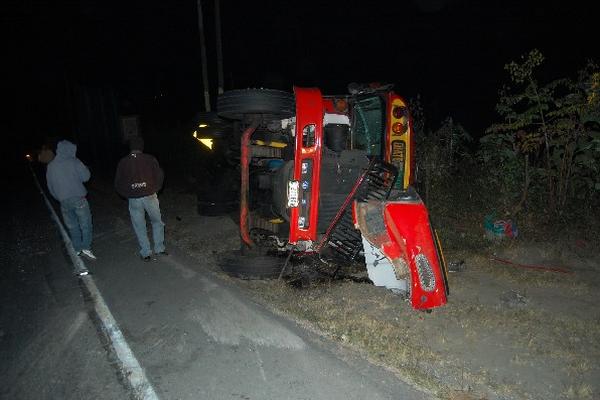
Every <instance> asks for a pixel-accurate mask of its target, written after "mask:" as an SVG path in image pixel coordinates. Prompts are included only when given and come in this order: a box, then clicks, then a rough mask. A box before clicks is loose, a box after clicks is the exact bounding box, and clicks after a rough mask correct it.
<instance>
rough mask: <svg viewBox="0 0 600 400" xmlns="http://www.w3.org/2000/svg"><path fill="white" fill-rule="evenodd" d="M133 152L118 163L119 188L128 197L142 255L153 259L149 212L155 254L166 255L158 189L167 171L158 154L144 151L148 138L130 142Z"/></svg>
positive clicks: (117, 178) (133, 139) (117, 182)
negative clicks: (154, 154)
mask: <svg viewBox="0 0 600 400" xmlns="http://www.w3.org/2000/svg"><path fill="white" fill-rule="evenodd" d="M129 149H130V153H129V155H127V156H125V157H123V158H122V159H121V161H119V165H118V166H117V174H116V176H115V188H116V190H117V192H118V193H119V194H120V195H121V196H123V197H125V198H127V199H128V201H129V215H130V216H131V224H132V225H133V230H134V231H135V235H136V236H137V240H138V243H139V245H140V256H141V257H142V260H144V261H150V259H151V258H150V256H151V255H152V249H151V247H150V241H149V240H148V232H147V228H146V213H148V216H149V217H150V222H151V223H152V239H153V241H154V253H155V254H157V255H166V254H167V252H166V251H165V244H164V241H165V224H164V223H163V221H162V219H161V216H160V205H159V203H158V196H157V195H156V192H158V191H159V190H160V189H161V188H162V185H163V179H164V174H163V171H162V170H161V169H160V166H159V165H158V161H157V160H156V158H154V156H151V155H150V154H145V153H143V151H144V140H143V139H142V138H141V137H137V136H136V137H134V138H132V139H131V140H130V141H129Z"/></svg>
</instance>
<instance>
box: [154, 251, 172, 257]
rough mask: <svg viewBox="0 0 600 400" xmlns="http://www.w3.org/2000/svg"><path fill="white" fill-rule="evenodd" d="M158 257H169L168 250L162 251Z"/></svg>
mask: <svg viewBox="0 0 600 400" xmlns="http://www.w3.org/2000/svg"><path fill="white" fill-rule="evenodd" d="M156 255H157V256H168V255H169V252H168V251H166V250H163V251H161V252H160V253H156Z"/></svg>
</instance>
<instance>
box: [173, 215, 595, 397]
mask: <svg viewBox="0 0 600 400" xmlns="http://www.w3.org/2000/svg"><path fill="white" fill-rule="evenodd" d="M203 224H206V219H203V218H201V217H198V216H196V215H193V213H191V214H189V215H186V216H185V220H183V221H175V220H172V221H170V222H168V226H169V225H170V226H171V231H170V232H171V236H170V238H171V240H175V241H176V242H177V244H178V245H179V246H181V247H182V248H184V249H186V250H187V251H188V253H189V254H190V255H192V256H195V257H197V258H198V260H202V261H203V264H205V265H206V264H209V266H210V267H211V268H213V269H215V270H216V261H217V259H218V257H219V255H220V253H221V252H223V251H228V250H232V249H235V248H237V246H238V241H237V232H236V231H235V226H233V227H232V226H230V225H228V224H223V227H224V228H223V231H222V232H220V233H219V232H215V233H213V234H211V236H210V237H207V236H203V235H202V234H199V232H201V231H202V229H203ZM217 225H218V224H217ZM215 238H216V239H215ZM510 246H514V248H511V247H510ZM484 250H485V251H476V250H473V249H470V250H469V249H467V250H465V249H458V250H457V249H456V248H455V249H452V250H450V251H447V256H448V258H450V259H462V260H466V265H467V270H466V271H465V272H461V273H456V274H451V276H450V285H451V296H450V303H449V304H448V305H447V306H445V307H443V308H441V309H438V310H435V311H434V312H433V313H432V314H425V313H421V312H416V311H414V310H412V309H411V308H410V305H409V304H408V303H406V302H404V301H402V300H401V299H400V298H398V297H397V296H395V295H393V294H392V293H390V292H389V291H387V290H384V289H381V288H376V287H374V286H372V285H370V284H364V283H362V284H361V283H356V282H350V281H336V282H329V283H322V284H318V285H312V286H309V287H308V288H304V289H296V288H291V287H289V286H286V285H285V284H284V283H282V282H278V281H270V282H264V281H237V280H234V279H229V278H226V277H225V278H224V279H229V280H231V281H232V282H235V283H237V284H239V285H241V286H242V287H244V288H245V289H246V290H247V291H248V292H249V293H251V294H252V295H253V296H254V297H255V298H256V299H257V300H258V301H260V302H262V303H263V304H265V305H267V306H268V307H270V308H271V309H273V310H275V311H277V312H278V313H280V314H284V315H287V316H289V317H290V318H293V319H295V320H297V321H299V322H301V323H302V324H304V325H306V326H309V327H310V328H311V329H313V330H314V331H316V332H319V333H321V334H323V335H325V336H327V337H329V338H331V339H333V340H336V341H338V342H339V343H341V344H343V345H345V346H348V347H350V348H353V349H355V350H358V351H360V352H361V353H362V354H364V355H365V356H366V357H368V358H369V359H370V360H371V361H373V362H374V363H377V364H380V365H385V366H387V367H388V368H391V369H393V370H396V371H397V372H398V374H399V375H400V376H402V377H403V379H405V380H408V381H411V382H413V383H414V384H416V385H419V386H421V387H424V388H426V389H428V390H429V391H432V392H434V393H436V394H437V395H438V396H439V397H440V398H444V399H449V400H459V399H469V400H471V399H487V398H505V399H542V398H543V399H546V398H564V399H584V400H588V399H594V398H598V395H599V393H600V379H599V377H600V365H599V362H598V360H600V314H599V312H598V311H597V307H595V305H594V301H593V299H590V297H591V296H592V295H593V294H594V292H595V287H597V283H598V279H599V277H598V271H587V272H586V271H583V272H582V271H578V272H577V273H576V274H573V275H569V276H565V275H564V274H556V273H550V272H539V271H531V270H524V269H519V268H515V267H513V266H510V265H501V264H500V265H498V264H497V263H493V262H491V261H490V260H489V254H491V253H490V252H489V251H492V250H494V249H490V248H487V247H486V248H484ZM496 250H497V251H500V252H504V254H506V255H509V256H516V257H520V256H521V257H522V256H523V255H524V254H525V255H527V254H529V253H531V252H529V253H528V251H529V250H530V249H528V248H527V247H524V246H523V244H522V243H520V244H517V245H515V244H512V245H509V246H506V245H504V244H503V245H501V246H499V247H498V248H497V249H496ZM536 254H537V253H536ZM537 256H538V257H550V258H551V260H550V261H554V260H553V259H554V258H557V255H556V254H554V253H551V252H549V253H547V254H537ZM526 261H527V262H531V261H529V260H526ZM533 261H535V260H533ZM596 265H597V264H596ZM506 292H515V293H520V294H522V295H523V297H524V298H526V299H527V302H524V303H523V304H521V303H516V304H512V303H510V302H507V301H505V299H503V294H505V293H506ZM586 316H587V317H586Z"/></svg>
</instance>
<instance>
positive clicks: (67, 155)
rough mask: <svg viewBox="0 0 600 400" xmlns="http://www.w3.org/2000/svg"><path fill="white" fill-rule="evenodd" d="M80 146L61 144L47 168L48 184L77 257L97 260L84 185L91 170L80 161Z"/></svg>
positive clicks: (90, 215)
mask: <svg viewBox="0 0 600 400" xmlns="http://www.w3.org/2000/svg"><path fill="white" fill-rule="evenodd" d="M76 154H77V146H76V145H75V144H73V143H71V142H69V141H68V140H62V141H60V142H58V144H57V146H56V156H55V157H54V159H53V160H52V161H50V163H49V164H48V168H47V170H46V183H47V185H48V190H49V191H50V194H51V195H52V197H54V198H55V199H56V200H58V201H59V202H60V210H61V212H62V216H63V221H64V222H65V225H66V226H67V229H68V231H69V236H70V237H71V242H72V243H73V248H74V249H75V252H76V253H77V255H84V256H86V257H88V258H90V259H92V260H95V259H96V256H95V255H94V253H92V247H91V246H92V213H91V211H90V205H89V203H88V201H87V199H86V195H87V190H86V188H85V186H84V185H83V183H84V182H87V181H88V180H89V179H90V170H89V169H88V167H86V166H85V164H84V163H82V162H81V161H80V160H79V159H78V158H77V157H76Z"/></svg>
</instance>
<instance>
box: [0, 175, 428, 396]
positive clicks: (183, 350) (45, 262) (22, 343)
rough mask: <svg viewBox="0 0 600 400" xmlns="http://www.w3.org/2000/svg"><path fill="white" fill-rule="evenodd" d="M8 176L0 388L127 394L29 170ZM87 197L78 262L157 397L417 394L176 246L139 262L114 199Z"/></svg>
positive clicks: (0, 285) (5, 392)
mask: <svg viewBox="0 0 600 400" xmlns="http://www.w3.org/2000/svg"><path fill="white" fill-rule="evenodd" d="M23 168H24V169H25V168H26V167H25V166H23ZM13 178H14V179H13V181H12V183H13V185H14V187H15V193H14V196H10V197H6V198H4V199H3V203H5V204H4V207H3V208H2V210H3V212H2V222H3V227H4V228H3V229H2V231H1V232H2V233H1V234H2V246H3V248H2V281H1V282H0V293H1V295H0V296H1V297H0V299H1V300H2V304H1V306H0V307H1V308H0V310H1V311H2V313H1V317H0V324H1V325H0V360H1V361H0V363H1V365H0V397H1V398H6V399H76V398H94V399H103V398H106V399H121V398H130V397H132V396H133V393H131V391H129V390H128V389H127V388H126V385H124V384H123V382H124V380H123V379H122V378H123V377H122V374H121V371H119V367H118V364H119V363H118V362H115V359H114V357H115V356H114V353H113V352H112V351H111V350H110V346H108V345H107V344H106V341H105V340H104V339H103V335H102V334H100V333H99V331H100V330H99V329H98V326H97V324H95V323H94V320H95V319H94V316H93V313H92V312H91V311H90V310H91V307H90V305H89V301H87V300H86V298H85V296H84V295H83V294H82V290H81V285H80V283H79V278H78V277H76V276H74V275H73V274H72V269H73V267H72V264H71V261H70V259H69V258H68V257H67V256H66V251H65V250H64V244H63V243H62V240H61V238H60V235H59V233H58V230H57V229H56V227H55V226H54V223H53V221H52V220H51V218H50V214H49V211H48V210H47V208H46V206H45V204H44V202H43V200H42V197H41V196H40V194H39V193H37V190H36V188H35V186H34V183H33V179H32V178H31V176H29V178H27V174H25V173H18V174H15V176H14V177H13ZM89 199H90V204H91V206H92V214H93V219H94V243H93V250H94V252H95V254H96V255H97V256H98V260H97V261H95V262H92V261H87V260H86V261H85V262H86V265H87V266H88V268H89V269H90V271H91V273H92V279H94V281H95V283H96V285H97V287H98V288H99V290H100V292H101V293H102V295H103V297H104V299H105V301H106V303H107V305H108V306H109V308H110V310H111V312H112V314H113V316H114V317H115V319H116V320H117V322H118V324H119V326H120V329H121V331H122V332H123V334H124V336H125V339H126V341H127V343H128V344H129V346H130V347H131V349H132V350H133V353H134V354H135V356H136V358H137V360H138V361H139V363H140V365H141V366H142V368H143V369H144V370H145V372H146V376H147V377H148V379H149V381H150V382H151V384H152V386H153V387H154V389H155V391H156V393H157V395H158V397H159V398H161V399H315V400H316V399H344V400H347V399H425V398H428V396H427V395H425V394H423V393H421V392H418V391H416V390H415V389H413V388H412V387H410V386H408V385H407V384H405V383H404V382H402V381H401V380H399V379H397V378H396V377H395V376H394V375H393V374H391V373H390V372H388V371H385V370H382V369H380V368H378V367H375V366H372V365H370V364H369V363H367V362H365V361H364V360H362V359H361V358H360V357H358V356H356V355H354V354H352V353H349V352H345V351H341V350H340V349H339V348H338V347H337V346H336V345H335V344H333V343H330V342H328V341H327V340H324V339H322V338H320V337H318V336H316V335H314V334H312V333H309V332H307V331H306V330H304V329H302V328H300V327H299V326H297V325H296V324H295V323H293V322H291V321H288V320H285V319H283V318H281V317H278V316H275V315H273V314H272V313H270V312H269V311H267V310H266V309H264V308H263V307H261V306H260V305H258V304H255V303H254V302H252V301H251V300H250V299H249V298H248V297H247V296H245V295H244V293H243V292H242V291H241V290H240V289H239V288H238V287H236V286H235V285H231V284H230V283H228V282H225V281H223V280H221V279H219V278H218V277H216V276H214V275H213V274H212V273H210V272H209V271H208V270H207V269H206V268H205V266H203V265H202V264H199V263H198V262H197V261H195V260H194V259H192V258H190V257H188V255H187V254H185V253H184V252H183V251H181V250H179V249H177V248H174V247H169V252H170V255H168V256H165V257H160V258H157V259H155V260H153V261H152V262H149V263H147V262H143V261H142V260H140V259H139V257H138V256H137V243H136V241H135V238H134V234H133V231H132V229H131V226H130V222H129V218H128V214H127V207H126V203H125V202H121V203H118V202H117V203H114V198H113V194H107V193H100V192H94V191H91V192H90V196H89ZM115 204H116V206H115ZM167 241H168V237H167ZM167 243H168V242H167Z"/></svg>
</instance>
